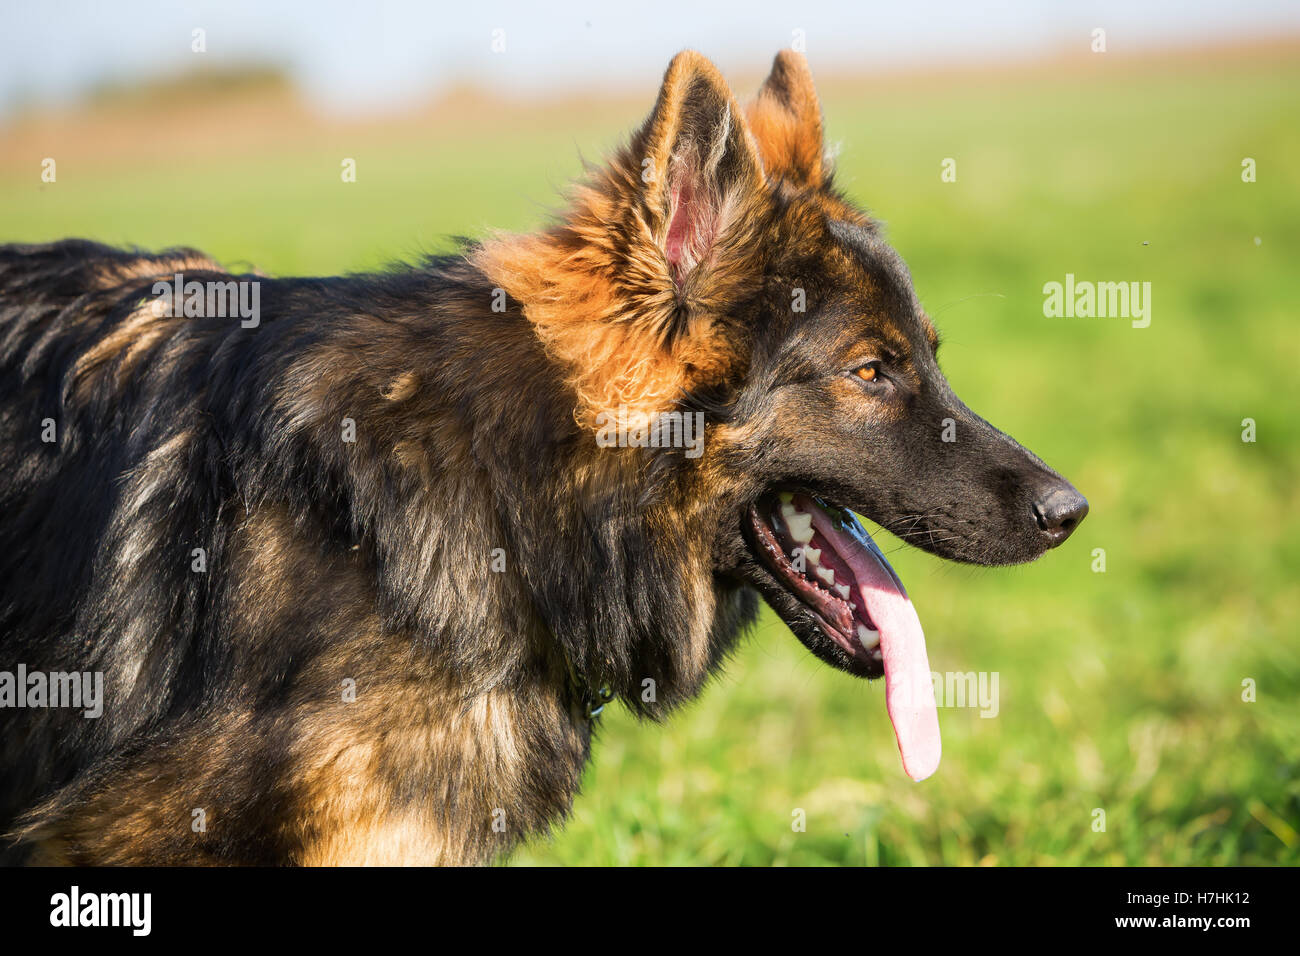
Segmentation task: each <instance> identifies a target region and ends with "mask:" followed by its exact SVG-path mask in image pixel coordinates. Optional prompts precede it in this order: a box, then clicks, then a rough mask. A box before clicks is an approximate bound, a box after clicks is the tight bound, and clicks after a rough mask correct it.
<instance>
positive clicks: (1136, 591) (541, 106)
mask: <svg viewBox="0 0 1300 956" xmlns="http://www.w3.org/2000/svg"><path fill="white" fill-rule="evenodd" d="M1098 31H1101V32H1100V33H1099V32H1098ZM790 45H796V46H797V47H802V48H804V49H805V50H806V52H807V54H808V57H809V60H810V63H811V65H812V67H813V70H814V72H815V73H816V75H817V77H818V81H819V86H820V89H821V93H822V98H823V108H824V111H825V117H826V124H827V131H828V137H829V140H830V142H831V143H832V144H833V145H834V148H835V150H836V152H837V154H838V170H839V172H838V179H839V182H840V184H841V186H842V187H844V188H845V189H846V190H847V192H848V193H849V194H850V195H851V196H852V197H853V198H854V199H855V200H856V201H858V202H859V203H861V204H863V205H865V206H866V207H868V208H869V209H870V210H871V211H872V213H873V214H874V215H876V216H878V217H879V218H880V219H881V220H883V221H884V223H885V224H886V228H887V230H888V234H889V236H890V238H891V241H892V242H893V243H894V245H895V246H896V247H897V248H898V249H899V251H900V252H901V253H902V255H903V256H904V258H905V259H906V260H907V261H908V263H909V265H910V267H911V270H912V273H913V276H914V278H915V281H916V287H917V291H918V294H919V295H920V297H921V300H922V302H923V303H924V304H925V306H926V308H927V310H928V311H929V313H930V314H931V315H932V316H933V317H934V318H935V320H936V323H937V324H938V326H939V327H940V329H941V330H942V331H943V333H944V338H945V343H946V344H945V346H944V349H943V362H944V365H945V368H946V371H947V373H948V375H949V377H950V379H951V381H952V382H953V385H954V387H955V388H956V390H957V391H958V393H959V394H961V395H962V396H963V398H964V399H965V400H966V401H967V402H968V403H969V404H970V405H971V406H972V407H973V408H975V409H976V410H977V411H979V412H980V413H981V414H983V415H984V416H985V417H987V418H988V419H989V420H991V421H992V422H994V423H995V424H997V425H999V426H1000V427H1003V428H1004V429H1006V430H1007V431H1009V432H1010V433H1012V434H1013V435H1015V436H1016V437H1017V438H1018V439H1019V440H1020V441H1022V442H1023V443H1024V444H1026V445H1027V446H1028V447H1030V448H1032V449H1034V450H1035V451H1036V452H1037V453H1039V454H1040V455H1041V456H1042V457H1043V458H1044V459H1045V460H1047V461H1048V462H1049V463H1050V464H1052V465H1053V466H1055V467H1056V468H1057V469H1058V470H1060V471H1061V472H1062V473H1064V474H1065V475H1067V476H1068V477H1069V478H1070V479H1071V480H1072V481H1073V482H1074V483H1075V484H1076V485H1077V486H1078V487H1079V488H1080V490H1082V491H1083V492H1084V493H1085V494H1086V495H1087V496H1088V498H1089V499H1090V501H1091V505H1092V512H1091V515H1090V516H1089V518H1088V520H1087V522H1086V523H1085V524H1084V525H1083V526H1082V528H1081V529H1080V531H1079V532H1078V533H1076V534H1075V535H1074V537H1073V538H1071V540H1070V541H1069V542H1068V543H1067V544H1066V545H1065V546H1063V547H1062V548H1061V549H1059V550H1058V551H1054V552H1052V553H1050V554H1049V555H1048V556H1047V557H1046V558H1044V559H1043V560H1042V561H1041V562H1039V563H1038V564H1035V565H1032V566H1029V567H1024V568H1016V569H1003V570H981V569H971V568H964V567H957V566H954V565H948V564H944V563H942V562H940V561H939V560H938V559H935V558H932V557H929V556H927V555H924V554H921V553H919V552H917V551H914V550H910V549H907V548H904V547H903V546H902V545H901V544H899V542H897V541H896V540H894V539H892V538H890V536H889V535H887V534H885V533H884V532H881V533H880V534H879V536H878V538H877V540H878V541H879V542H880V543H881V545H882V547H884V548H885V550H886V551H888V552H889V553H890V555H891V560H893V561H894V563H895V567H896V568H897V569H898V571H899V574H900V576H901V577H902V578H903V580H905V581H906V582H907V585H908V588H909V590H910V592H911V595H912V598H913V601H914V602H915V604H916V606H917V608H918V610H919V612H920V615H921V619H922V622H923V623H924V625H925V628H926V633H927V637H928V644H929V647H930V661H931V666H932V667H933V668H934V670H935V671H937V672H940V673H942V674H966V673H971V674H977V675H979V674H983V675H993V674H996V675H997V681H998V683H997V687H998V697H997V702H996V713H995V714H989V708H983V709H981V708H979V707H972V706H964V707H954V706H946V707H944V708H942V709H941V711H940V723H941V725H942V728H943V734H944V762H943V765H942V767H941V768H940V770H939V772H938V774H937V775H936V776H935V777H933V778H931V779H930V780H928V781H926V782H924V783H922V784H919V785H918V784H913V783H911V782H910V781H908V780H907V778H906V777H905V776H904V775H903V773H902V770H901V767H900V766H899V759H898V753H897V750H896V747H895V744H894V740H893V735H892V733H891V732H890V728H889V723H888V720H887V717H886V713H885V707H884V694H883V686H882V685H872V684H868V683H865V682H859V681H855V680H853V679H851V678H848V677H846V676H844V675H841V674H838V673H835V672H832V671H830V670H829V669H827V668H826V667H824V666H822V665H820V664H819V663H817V662H816V661H815V660H814V659H813V658H812V657H811V656H810V655H809V654H807V653H806V652H805V651H804V650H803V648H802V646H801V645H799V644H798V642H797V641H796V640H795V639H794V638H793V637H792V636H791V635H790V634H789V632H788V631H786V630H785V628H784V626H783V625H782V624H781V623H780V622H779V621H778V620H776V619H775V618H774V617H771V616H770V615H769V616H768V617H765V618H764V622H763V624H762V626H761V627H760V628H759V630H758V632H757V633H756V634H755V635H754V637H753V638H752V639H751V640H750V641H749V642H748V643H747V644H746V645H745V647H744V650H743V651H742V653H740V654H739V655H738V657H737V658H736V659H735V660H734V662H732V664H731V665H730V667H729V668H728V669H727V671H726V673H725V674H724V675H723V676H722V677H721V678H720V679H719V680H718V681H716V682H715V684H714V686H712V687H711V688H710V690H709V691H708V692H707V693H706V694H705V695H704V696H703V698H702V699H701V700H700V701H698V702H697V703H695V704H694V705H692V706H691V707H689V708H687V709H685V710H684V711H682V712H681V713H679V714H678V715H676V717H675V718H674V719H673V720H672V721H671V722H669V723H667V724H666V725H662V726H651V725H640V724H637V723H636V722H635V721H634V720H632V719H631V718H630V717H628V715H627V714H626V712H624V711H622V710H621V709H619V708H618V707H617V706H615V707H612V708H610V709H609V710H607V713H606V715H605V716H604V717H603V718H602V720H601V725H602V726H601V732H600V737H599V740H598V742H597V743H596V746H595V760H594V762H593V764H592V766H591V768H590V769H589V771H588V773H587V776H586V778H585V781H584V787H583V790H584V792H583V794H582V795H581V796H580V797H579V799H578V801H577V804H576V806H575V809H574V813H573V817H572V819H571V820H570V821H569V823H568V824H567V826H566V827H565V828H564V829H563V830H562V831H559V832H557V833H556V834H555V835H554V836H552V837H551V838H549V839H540V840H537V841H535V842H533V843H532V844H530V845H529V846H528V847H527V848H526V849H525V851H524V852H523V853H521V854H520V855H519V856H518V857H516V859H515V861H514V862H515V863H580V864H611V863H615V864H627V863H669V864H778V865H781V864H814V865H816V864H849V865H854V864H1053V863H1082V864H1094V865H1114V864H1147V865H1165V864H1276V863H1289V864H1295V863H1297V862H1300V837H1298V836H1297V829H1298V828H1300V778H1298V775H1297V770H1298V769H1300V711H1298V709H1297V699H1298V698H1300V640H1298V638H1300V585H1298V584H1297V576H1298V573H1300V494H1298V493H1297V491H1296V481H1297V470H1298V469H1297V466H1298V465H1300V422H1298V421H1297V415H1296V410H1297V404H1298V403H1297V399H1300V386H1298V385H1297V366H1298V363H1300V327H1298V325H1300V315H1298V314H1297V307H1296V303H1297V302H1300V270H1298V269H1297V268H1296V261H1297V258H1298V257H1300V162H1297V156H1298V155H1300V55H1298V54H1300V6H1298V5H1296V4H1295V3H1290V2H1266V0H1259V2H1235V3H1227V2H1221V3H1197V2H1190V3H1189V2H1179V3H1175V2H1169V3H1162V2H1155V3H1145V4H1138V5H1134V4H1131V3H1080V4H1066V3H1046V2H1045V3H1037V4H1035V3H1006V4H999V5H996V6H994V7H992V9H988V10H976V9H974V8H973V7H972V6H970V5H968V4H963V3H958V2H951V3H921V4H911V3H909V4H851V3H847V2H846V3H842V4H828V3H822V4H818V3H811V4H807V3H805V4H791V3H775V2H768V0H758V2H751V3H748V4H745V5H731V6H723V5H706V4H701V3H683V2H676V0H670V2H663V3H658V4H647V3H637V4H629V5H627V6H625V7H621V8H619V7H613V6H611V5H610V4H608V3H600V4H597V3H586V4H582V3H552V4H546V5H538V4H528V5H525V4H519V5H510V4H503V3H477V4H473V5H471V4H443V3H438V4H420V3H398V2H377V3H373V2H372V3H364V4H356V5H345V4H340V3H312V4H307V3H302V4H293V5H290V4H284V5H266V4H262V3H254V2H251V0H248V2H246V0H227V2H223V3H211V4H210V3H174V4H163V3H145V2H126V3H119V4H100V3H94V2H90V0H68V2H63V3H58V4H31V5H25V6H24V7H23V8H21V9H20V8H17V7H16V5H14V4H7V5H6V6H5V9H4V10H3V12H0V241H23V242H31V241H42V240H51V239H57V238H61V237H65V236H84V237H90V238H95V239H99V240H102V241H105V242H110V243H118V244H130V245H138V246H142V247H145V248H159V247H164V246H169V245H180V244H184V245H192V246H197V247H199V248H202V249H203V250H204V251H206V252H208V253H209V254H212V255H214V256H215V257H217V258H218V259H219V260H222V261H224V262H225V263H226V264H227V265H228V266H239V267H247V266H255V267H257V268H260V269H262V270H265V271H267V272H270V273H279V274H328V273H338V272H347V271H359V270H365V269H372V268H377V267H380V266H382V265H383V264H385V263H388V262H391V261H393V260H395V259H403V258H407V259H409V258H412V257H415V256H418V255H420V254H422V253H424V252H431V251H445V250H448V249H450V248H452V245H453V242H452V239H451V238H450V237H452V236H456V235H469V236H473V235H477V234H480V233H481V232H482V231H483V230H485V229H488V228H505V229H528V228H533V227H536V226H538V225H540V224H541V223H543V222H544V221H545V220H546V216H547V210H548V209H552V208H554V207H555V206H556V205H557V203H558V192H559V190H560V189H561V188H562V187H563V186H564V184H565V183H567V182H568V181H570V180H571V179H572V178H574V177H575V176H576V175H577V174H578V173H579V172H580V170H581V164H582V159H583V158H584V157H585V158H587V159H591V160H595V159H598V158H599V157H600V156H601V155H602V154H604V153H606V152H607V151H608V150H609V149H610V148H611V147H612V146H614V145H615V144H616V143H617V142H618V141H619V139H620V137H621V136H623V135H625V134H626V133H627V132H628V131H630V130H631V129H632V128H633V127H635V126H636V125H637V124H638V123H639V122H640V120H641V119H642V118H643V117H644V115H645V114H646V113H647V112H648V111H649V109H650V107H651V105H652V103H653V100H654V96H655V93H656V91H657V89H658V83H659V80H660V77H661V74H662V71H663V69H664V67H665V66H666V65H667V63H668V60H669V59H670V57H671V56H672V54H673V53H675V52H676V51H677V50H679V49H682V48H686V47H693V48H696V49H699V50H700V51H702V52H704V53H705V54H706V55H708V56H710V57H712V58H713V59H714V61H715V62H716V63H718V65H719V66H720V67H721V68H722V69H723V71H724V73H726V74H727V76H728V78H729V79H731V80H732V81H733V84H734V89H735V90H736V93H737V96H738V97H740V98H741V99H742V100H744V99H745V98H747V97H748V96H750V95H752V93H753V91H754V90H756V89H757V86H758V83H759V82H760V81H761V79H762V77H763V75H764V73H765V69H766V67H767V65H768V64H769V63H770V61H771V58H772V56H773V54H774V53H775V52H776V51H777V50H778V49H779V48H781V47H785V46H790ZM346 159H351V160H354V161H355V166H356V181H355V182H351V183H345V182H343V181H342V177H341V175H340V172H341V166H342V163H343V162H344V160H346ZM1248 159H1249V160H1253V161H1254V162H1253V163H1248V164H1245V166H1244V165H1243V164H1244V163H1245V161H1246V160H1248ZM49 160H53V161H54V162H53V164H50V163H49V162H48V161H49ZM948 160H952V161H953V162H952V163H950V164H946V161H948ZM945 164H946V165H945ZM1247 167H1249V168H1250V169H1253V170H1254V176H1253V179H1254V181H1245V180H1244V178H1243V172H1244V171H1245V170H1246V169H1247ZM945 168H948V169H955V172H956V178H955V181H945V179H944V177H943V176H942V173H943V171H944V169H945ZM949 179H951V177H949ZM1067 273H1072V274H1074V275H1075V276H1076V277H1078V278H1079V279H1086V280H1092V281H1114V282H1120V281H1124V282H1128V281H1142V282H1150V283H1151V288H1152V293H1151V309H1152V311H1151V324H1150V326H1149V327H1148V328H1144V329H1135V328H1133V327H1131V325H1130V322H1129V321H1128V320H1127V319H1103V318H1074V319H1064V318H1046V317H1044V314H1043V300H1044V296H1043V286H1044V284H1045V283H1048V282H1053V281H1055V282H1062V281H1064V278H1065V275H1066V274H1067ZM1246 420H1250V422H1252V423H1253V428H1254V439H1255V440H1254V441H1244V440H1243V432H1244V431H1246V430H1247V429H1248V428H1250V427H1251V426H1250V425H1248V424H1247V423H1246ZM873 530H874V529H873ZM1103 568H1104V570H1103ZM982 713H983V714H987V716H983V715H982ZM797 811H803V814H804V817H805V819H806V825H805V829H804V830H802V831H798V830H796V829H795V828H794V827H793V826H792V823H793V822H795V820H796V819H797ZM1099 811H1100V813H1099ZM1099 824H1100V825H1099Z"/></svg>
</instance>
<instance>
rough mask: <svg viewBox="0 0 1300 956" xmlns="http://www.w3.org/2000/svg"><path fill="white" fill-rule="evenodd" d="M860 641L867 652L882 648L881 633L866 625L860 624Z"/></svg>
mask: <svg viewBox="0 0 1300 956" xmlns="http://www.w3.org/2000/svg"><path fill="white" fill-rule="evenodd" d="M858 640H859V641H861V642H862V646H863V647H865V648H866V649H867V650H869V651H874V650H875V649H876V648H877V647H879V646H880V632H879V631H873V630H872V629H871V628H869V627H867V626H866V625H865V624H859V625H858Z"/></svg>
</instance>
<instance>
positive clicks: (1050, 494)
mask: <svg viewBox="0 0 1300 956" xmlns="http://www.w3.org/2000/svg"><path fill="white" fill-rule="evenodd" d="M1087 514H1088V499H1087V498H1085V497H1084V496H1083V495H1081V494H1079V492H1077V491H1075V490H1074V488H1073V487H1072V486H1070V485H1068V484H1067V485H1056V486H1055V487H1053V488H1049V489H1047V490H1046V491H1045V492H1043V494H1042V495H1040V496H1039V498H1038V500H1037V501H1035V502H1034V520H1035V521H1037V522H1038V527H1039V528H1040V529H1041V530H1042V531H1043V533H1044V534H1046V535H1047V537H1048V538H1050V539H1051V544H1050V545H1048V547H1052V548H1054V547H1056V546H1057V545H1058V544H1060V543H1061V542H1062V541H1064V540H1065V539H1066V538H1068V537H1069V536H1070V535H1071V533H1073V531H1074V529H1075V528H1077V527H1079V522H1080V521H1082V520H1083V519H1084V518H1085V517H1086V516H1087Z"/></svg>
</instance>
